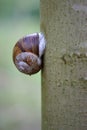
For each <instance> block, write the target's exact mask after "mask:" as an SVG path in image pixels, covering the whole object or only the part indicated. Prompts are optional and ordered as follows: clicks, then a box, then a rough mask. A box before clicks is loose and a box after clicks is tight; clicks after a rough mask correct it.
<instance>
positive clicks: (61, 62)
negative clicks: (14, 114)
mask: <svg viewBox="0 0 87 130" xmlns="http://www.w3.org/2000/svg"><path fill="white" fill-rule="evenodd" d="M41 31H42V32H44V34H45V36H46V40H47V45H46V51H45V55H44V59H43V70H42V130H87V0H41Z"/></svg>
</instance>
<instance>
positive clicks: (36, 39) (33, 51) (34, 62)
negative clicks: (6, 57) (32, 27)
mask: <svg viewBox="0 0 87 130" xmlns="http://www.w3.org/2000/svg"><path fill="white" fill-rule="evenodd" d="M45 46H46V40H45V37H44V34H43V33H34V34H29V35H27V36H25V37H23V38H21V39H19V40H18V42H17V43H16V44H15V46H14V48H13V62H14V64H15V66H16V67H17V69H18V70H19V71H20V72H22V73H25V74H29V75H32V74H35V73H37V72H39V70H40V69H41V68H42V55H43V54H44V51H45Z"/></svg>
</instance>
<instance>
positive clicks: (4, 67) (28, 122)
mask: <svg viewBox="0 0 87 130" xmlns="http://www.w3.org/2000/svg"><path fill="white" fill-rule="evenodd" d="M39 31H40V18H39V0H32V1H31V0H0V46H1V47H0V130H40V122H41V121H40V120H41V119H40V116H41V114H40V113H41V93H40V91H41V83H40V82H41V81H40V80H41V79H40V72H39V73H38V74H36V75H33V76H28V75H24V74H22V73H20V72H18V70H17V69H16V68H15V66H14V64H13V61H12V50H13V47H14V45H15V43H16V41H17V40H18V39H19V38H20V37H22V36H24V35H26V34H29V33H33V32H39Z"/></svg>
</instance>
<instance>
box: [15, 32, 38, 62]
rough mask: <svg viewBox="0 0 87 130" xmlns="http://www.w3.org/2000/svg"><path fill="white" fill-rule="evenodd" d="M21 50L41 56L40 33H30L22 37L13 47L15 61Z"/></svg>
mask: <svg viewBox="0 0 87 130" xmlns="http://www.w3.org/2000/svg"><path fill="white" fill-rule="evenodd" d="M21 52H31V53H33V54H36V55H37V56H39V34H38V33H36V34H35V35H28V36H26V37H23V38H22V39H20V40H19V41H18V42H17V43H16V45H15V46H14V49H13V61H14V63H15V57H16V56H17V55H18V54H20V53H21Z"/></svg>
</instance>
